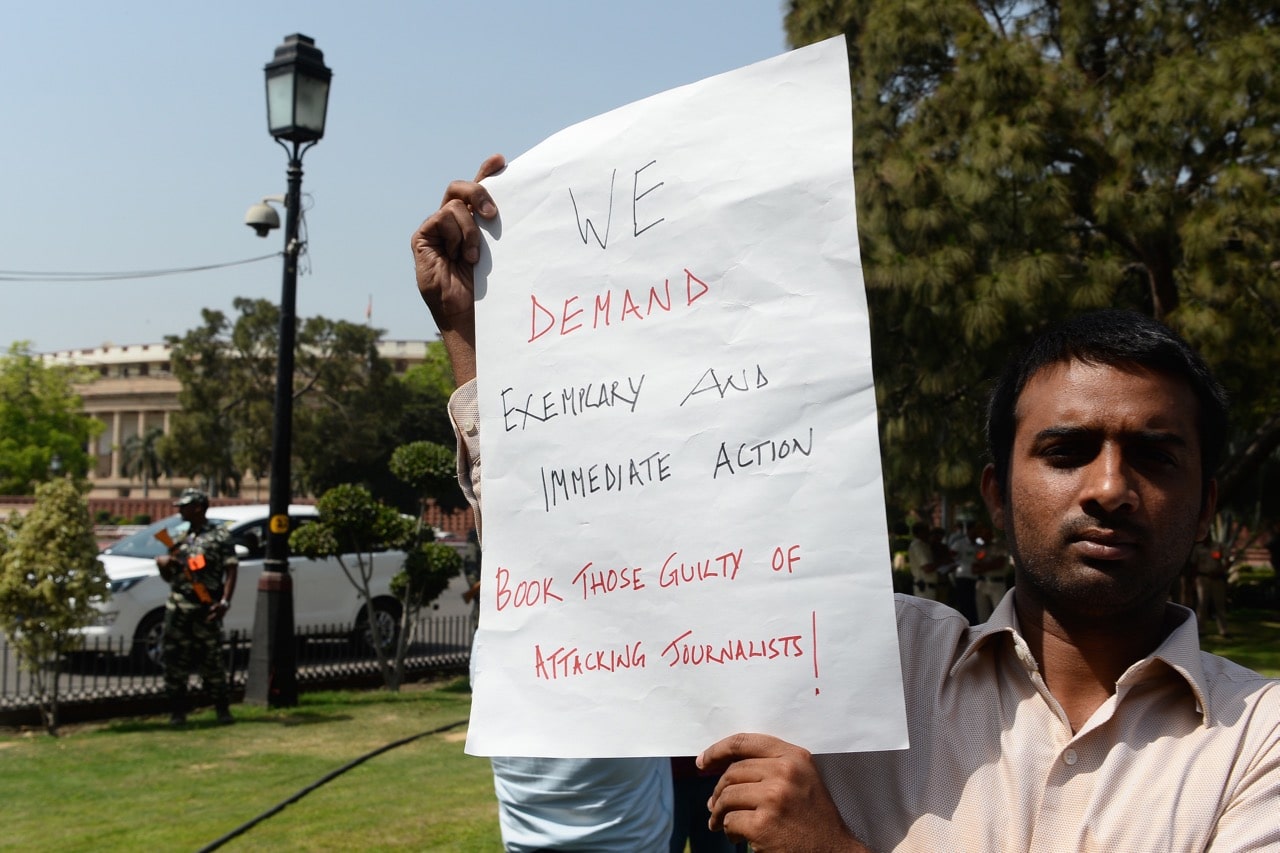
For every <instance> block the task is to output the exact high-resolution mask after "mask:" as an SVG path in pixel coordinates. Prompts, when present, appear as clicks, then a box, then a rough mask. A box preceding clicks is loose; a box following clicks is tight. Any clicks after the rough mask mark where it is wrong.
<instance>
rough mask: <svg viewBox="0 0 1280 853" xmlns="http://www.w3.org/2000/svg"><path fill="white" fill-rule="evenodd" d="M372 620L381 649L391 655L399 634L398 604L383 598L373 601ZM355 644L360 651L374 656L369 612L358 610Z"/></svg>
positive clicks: (364, 609)
mask: <svg viewBox="0 0 1280 853" xmlns="http://www.w3.org/2000/svg"><path fill="white" fill-rule="evenodd" d="M373 618H374V619H375V620H376V621H377V625H378V638H379V639H380V640H381V641H382V649H383V651H384V652H386V653H387V654H392V653H394V652H395V649H396V638H397V637H398V635H399V632H400V604H399V602H396V601H389V600H387V599H385V598H377V599H374V602H373ZM355 639H356V644H357V645H358V646H359V647H360V649H361V650H363V651H365V652H368V653H369V654H375V651H374V648H373V631H372V630H370V628H369V612H368V610H367V609H366V608H364V607H361V608H360V617H359V619H358V620H357V621H356V636H355Z"/></svg>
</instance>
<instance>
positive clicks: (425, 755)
mask: <svg viewBox="0 0 1280 853" xmlns="http://www.w3.org/2000/svg"><path fill="white" fill-rule="evenodd" d="M1228 627H1229V629H1230V632H1231V638H1230V639H1222V638H1218V637H1213V636H1207V637H1205V638H1204V646H1205V648H1207V649H1208V650H1210V651H1214V652H1217V653H1218V654H1222V655H1224V656H1226V657H1228V658H1231V659H1232V660H1235V661H1237V662H1239V663H1241V664H1244V665H1245V666H1248V667H1250V668H1253V669H1256V670H1259V671H1260V672H1263V673H1264V674H1267V675H1270V676H1273V677H1280V614H1277V613H1276V612H1275V611H1264V610H1243V609H1242V610H1238V611H1236V612H1233V613H1232V614H1231V619H1230V621H1229V625H1228ZM470 704H471V694H470V692H469V691H468V690H467V688H466V682H465V680H459V681H457V682H453V683H452V684H449V685H434V686H428V687H423V686H416V685H409V686H407V687H406V689H405V691H404V692H402V693H394V694H393V693H386V692H382V691H370V692H355V691H344V692H335V693H304V694H303V695H302V696H301V699H300V705H299V706H298V707H297V708H292V709H288V710H278V711H271V710H267V709H264V708H256V707H253V706H246V705H236V706H234V708H233V710H234V712H235V714H236V717H237V719H238V722H237V724H236V725H234V726H218V725H215V724H214V721H213V712H212V711H209V710H205V711H203V712H202V713H199V714H195V715H193V716H192V718H191V723H190V724H189V725H188V726H187V728H186V729H183V730H173V729H170V728H169V727H168V725H166V721H165V718H163V717H153V718H148V719H144V720H121V721H116V722H111V723H105V724H96V725H87V726H68V727H66V728H64V729H63V736H62V737H58V738H50V737H47V736H45V735H43V734H42V733H39V732H29V733H14V732H0V804H3V811H4V815H5V817H4V826H3V830H2V831H0V851H7V850H21V851H29V850H41V851H113V850H121V851H136V850H144V849H145V850H162V851H168V850H188V851H194V850H199V849H200V848H202V847H203V846H205V845H207V844H209V843H211V842H213V841H215V840H217V839H219V838H221V837H222V836H224V835H226V834H227V833H229V832H231V831H232V830H234V829H235V828H237V827H239V826H240V825H241V824H243V823H245V822H247V821H250V820H252V819H253V818H255V817H257V816H258V815H260V814H262V813H263V812H265V811H267V810H268V809H271V808H273V807H274V806H276V805H277V804H278V803H280V802H282V801H284V800H285V799H287V798H289V797H291V796H293V795H294V794H296V793H297V792H298V791H300V790H301V789H303V788H305V787H307V786H308V785H311V784H313V783H315V782H317V781H318V780H319V779H320V778H321V777H323V776H325V775H326V774H328V773H330V772H332V771H334V770H336V769H338V768H339V767H342V766H343V765H345V764H347V763H348V762H350V761H352V760H354V759H357V758H359V757H360V756H362V755H364V754H365V753H368V752H370V751H372V750H374V749H377V748H378V747H381V746H383V745H385V744H388V743H391V742H392V741H395V740H399V739H401V738H404V737H408V736H410V735H415V734H418V733H420V732H424V731H429V730H432V729H436V728H439V727H441V726H445V725H448V724H450V723H456V722H461V721H465V720H466V718H467V714H468V711H469V709H470ZM39 731H42V730H39ZM465 731H466V728H465V724H463V725H459V726H458V727H456V728H453V729H450V730H449V731H447V732H444V733H441V734H435V735H430V736H427V737H424V738H420V739H418V740H416V741H414V742H412V743H409V744H406V745H404V746H401V747H398V748H396V749H393V750H391V751H389V752H386V753H383V754H382V755H379V756H376V757H374V758H372V759H370V760H369V761H367V762H365V763H364V764H361V765H360V766H358V767H355V768H354V769H352V770H350V771H348V772H346V773H345V774H343V775H341V776H339V777H338V778H336V779H334V780H333V781H332V782H330V783H328V784H326V785H325V786H323V787H321V788H319V789H318V790H316V791H314V792H312V793H310V794H308V795H307V796H306V797H304V798H303V799H301V800H300V801H299V802H297V803H294V804H292V805H289V806H288V807H286V808H285V809H283V810H282V811H281V812H280V813H278V814H276V815H274V816H272V817H271V818H269V819H268V820H266V821H265V822H263V823H261V824H259V825H257V826H256V827H254V828H252V829H250V830H249V831H248V832H247V833H246V834H244V835H241V836H239V837H238V838H236V839H233V840H232V841H230V842H229V843H227V844H226V845H225V846H224V847H223V848H221V849H223V850H227V851H248V850H272V851H276V850H284V851H289V850H316V851H331V850H375V851H376V850H448V851H489V850H499V849H501V839H500V837H499V833H498V819H497V806H496V804H495V802H494V797H493V782H492V778H491V776H490V773H489V763H488V761H486V760H484V759H482V758H473V757H471V756H467V755H465V754H463V751H462V748H463V737H464V734H465Z"/></svg>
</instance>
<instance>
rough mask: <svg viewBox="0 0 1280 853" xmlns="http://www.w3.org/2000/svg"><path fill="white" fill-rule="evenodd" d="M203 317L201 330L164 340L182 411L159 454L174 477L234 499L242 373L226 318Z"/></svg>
mask: <svg viewBox="0 0 1280 853" xmlns="http://www.w3.org/2000/svg"><path fill="white" fill-rule="evenodd" d="M201 316H202V318H203V320H204V324H203V325H201V326H199V327H198V328H195V329H192V330H191V331H189V332H187V333H186V334H185V335H183V336H182V337H181V338H179V337H176V336H172V335H171V336H169V337H168V338H166V340H167V341H168V343H169V345H170V347H171V354H170V364H171V366H172V368H173V375H174V376H175V377H176V378H177V379H178V381H179V382H180V383H181V390H179V392H178V403H179V404H180V405H181V407H182V408H181V411H179V412H177V413H175V414H174V415H173V417H172V418H171V420H170V426H169V435H168V437H167V439H166V440H165V441H164V442H163V444H162V448H163V451H162V452H163V453H164V458H165V461H166V462H167V463H168V464H169V465H170V466H171V467H172V469H173V470H174V471H176V472H177V473H179V474H182V475H184V476H188V477H197V478H199V479H200V480H202V481H203V482H205V483H206V484H208V487H209V490H210V491H211V492H212V493H214V494H227V495H235V494H238V493H239V491H240V482H241V480H242V479H243V477H244V475H243V473H242V469H241V468H239V467H238V466H237V465H236V462H235V453H234V452H233V451H234V447H235V436H236V434H237V430H236V426H235V419H234V415H233V413H234V412H235V411H236V410H237V408H238V407H240V406H241V405H243V403H244V393H245V392H244V390H243V387H242V385H241V384H240V380H241V379H242V377H243V375H244V373H245V372H246V371H245V370H243V369H241V365H238V364H237V363H236V361H235V358H234V356H233V354H232V352H231V349H230V345H229V343H228V339H227V338H228V335H229V332H230V325H229V323H228V321H227V318H226V315H224V314H223V313H222V312H221V311H211V310H209V309H205V310H203V311H202V312H201ZM250 369H251V366H250Z"/></svg>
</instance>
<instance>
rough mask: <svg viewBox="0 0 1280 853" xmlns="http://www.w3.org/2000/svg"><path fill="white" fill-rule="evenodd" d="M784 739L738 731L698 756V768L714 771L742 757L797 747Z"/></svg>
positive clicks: (770, 755) (765, 755) (760, 755)
mask: <svg viewBox="0 0 1280 853" xmlns="http://www.w3.org/2000/svg"><path fill="white" fill-rule="evenodd" d="M797 748H798V747H795V746H792V745H791V744H789V743H787V742H786V741H784V740H779V739H778V738H776V737H771V736H770V735H761V734H751V733H744V732H739V733H738V734H736V735H730V736H729V737H727V738H724V739H723V740H719V741H716V742H715V743H713V744H712V745H711V746H709V747H707V748H706V749H705V750H703V752H702V754H701V755H699V756H698V769H700V770H708V771H711V772H716V771H718V770H722V769H723V768H724V767H726V766H728V765H729V763H730V762H733V761H740V760H742V759H744V758H771V757H773V756H777V755H781V754H782V753H783V752H785V751H787V750H789V749H797Z"/></svg>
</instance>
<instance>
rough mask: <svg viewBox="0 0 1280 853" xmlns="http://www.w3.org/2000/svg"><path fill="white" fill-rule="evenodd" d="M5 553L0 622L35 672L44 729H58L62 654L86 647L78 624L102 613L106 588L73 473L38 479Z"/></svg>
mask: <svg viewBox="0 0 1280 853" xmlns="http://www.w3.org/2000/svg"><path fill="white" fill-rule="evenodd" d="M0 552H2V554H0V626H3V628H4V632H5V633H6V634H7V635H8V636H9V642H10V643H11V644H12V645H13V647H14V648H15V649H17V650H18V654H19V656H20V658H21V661H22V665H23V666H24V667H25V668H26V669H27V671H28V672H30V673H31V677H32V682H33V684H34V685H35V689H36V693H37V695H38V696H39V700H40V713H41V716H42V717H43V719H44V724H45V729H46V730H47V731H48V732H49V734H51V735H53V734H57V727H58V671H59V666H60V658H61V656H62V655H64V654H66V653H68V652H71V651H74V650H75V649H78V648H79V647H80V645H81V643H82V641H83V638H82V636H81V635H80V634H79V633H78V630H79V629H80V628H84V627H86V626H88V625H89V624H91V623H92V622H93V620H94V618H95V616H96V615H97V611H96V610H94V609H93V607H92V606H91V602H92V601H93V600H94V599H95V598H101V597H103V596H105V595H106V594H107V576H106V572H105V571H104V570H103V568H102V563H101V562H100V561H99V560H98V545H97V542H96V541H95V540H94V536H93V524H92V522H91V521H90V520H89V508H88V505H87V504H86V503H85V501H84V497H83V495H81V492H80V488H79V487H78V486H77V485H76V484H75V483H74V482H73V481H72V480H71V479H70V478H69V477H68V478H62V479H57V480H52V481H50V482H48V483H42V484H41V485H39V486H38V487H37V488H36V503H35V506H34V507H32V509H31V512H30V513H28V514H27V516H26V518H24V519H23V520H22V522H21V524H20V525H19V526H18V528H17V532H16V534H14V535H13V537H12V539H11V540H10V541H8V542H7V543H6V545H5V546H4V547H3V548H0Z"/></svg>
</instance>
